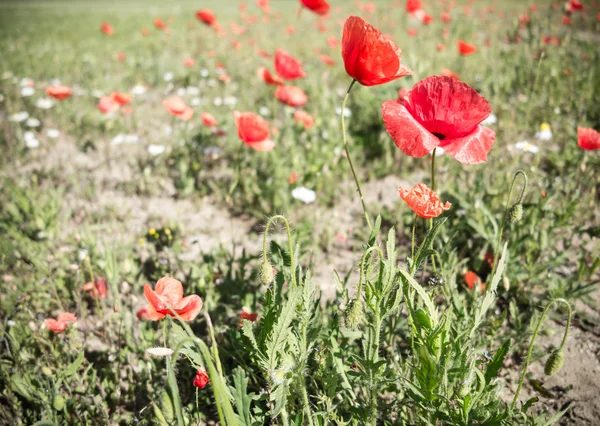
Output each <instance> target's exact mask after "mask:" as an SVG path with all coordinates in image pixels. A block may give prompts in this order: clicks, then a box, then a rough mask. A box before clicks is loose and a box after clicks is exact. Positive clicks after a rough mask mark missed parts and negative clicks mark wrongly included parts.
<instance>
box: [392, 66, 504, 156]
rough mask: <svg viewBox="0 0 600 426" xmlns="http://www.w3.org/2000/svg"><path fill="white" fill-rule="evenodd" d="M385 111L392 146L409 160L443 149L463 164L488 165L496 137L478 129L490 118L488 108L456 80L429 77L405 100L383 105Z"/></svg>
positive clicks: (481, 97)
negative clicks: (409, 157)
mask: <svg viewBox="0 0 600 426" xmlns="http://www.w3.org/2000/svg"><path fill="white" fill-rule="evenodd" d="M382 112H383V122H384V124H385V128H386V130H387V132H388V133H389V134H390V136H391V137H392V139H393V140H394V143H395V144H396V146H397V147H398V148H400V149H401V150H402V151H403V152H404V153H405V154H406V155H410V156H411V157H423V156H425V155H427V153H429V152H430V151H431V150H432V149H434V148H435V147H437V146H440V147H442V148H444V151H445V152H446V153H447V154H449V155H450V156H452V157H454V158H455V159H456V160H458V161H460V162H461V163H463V164H479V163H485V162H486V161H487V153H488V152H489V151H490V150H491V149H492V145H493V144H494V140H495V138H496V134H495V133H494V131H493V130H491V129H488V128H487V127H483V126H480V125H479V124H480V123H481V122H482V121H483V120H485V119H486V118H487V117H488V116H489V115H490V113H491V107H490V104H489V103H488V101H486V100H485V98H484V97H483V96H481V95H479V93H477V91H476V90H474V89H472V88H471V87H469V85H467V84H465V83H463V82H462V81H460V80H457V79H456V78H451V77H443V76H432V77H427V78H426V79H424V80H421V81H420V82H418V83H417V84H415V85H414V86H413V88H412V89H411V90H410V91H409V92H408V94H407V95H406V97H405V98H404V99H403V100H400V101H386V102H384V103H383V106H382Z"/></svg>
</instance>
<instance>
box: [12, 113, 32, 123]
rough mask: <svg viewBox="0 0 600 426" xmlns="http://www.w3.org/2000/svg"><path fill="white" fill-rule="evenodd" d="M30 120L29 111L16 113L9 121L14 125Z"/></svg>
mask: <svg viewBox="0 0 600 426" xmlns="http://www.w3.org/2000/svg"><path fill="white" fill-rule="evenodd" d="M28 118H29V113H28V112H27V111H21V112H16V113H14V114H12V115H11V116H10V117H9V118H8V121H12V122H13V123H21V122H23V121H25V120H27V119H28Z"/></svg>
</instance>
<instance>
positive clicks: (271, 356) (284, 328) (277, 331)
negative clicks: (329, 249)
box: [267, 287, 302, 370]
mask: <svg viewBox="0 0 600 426" xmlns="http://www.w3.org/2000/svg"><path fill="white" fill-rule="evenodd" d="M301 295H302V288H301V287H299V288H295V289H293V290H290V291H289V292H288V297H289V298H288V300H287V301H286V302H285V304H284V305H283V309H282V310H281V314H280V315H279V317H278V318H277V319H276V322H275V325H274V326H273V333H272V334H271V335H270V336H269V337H268V338H267V359H268V363H269V369H270V370H275V369H276V368H277V360H278V358H279V356H278V355H279V353H280V352H283V350H284V347H285V342H286V341H287V339H288V338H289V336H290V333H289V331H290V330H289V328H290V324H291V323H292V321H293V320H294V318H295V316H296V307H297V306H298V302H299V301H300V296H301Z"/></svg>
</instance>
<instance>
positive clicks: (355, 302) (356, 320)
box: [344, 299, 365, 329]
mask: <svg viewBox="0 0 600 426" xmlns="http://www.w3.org/2000/svg"><path fill="white" fill-rule="evenodd" d="M364 319H365V316H364V314H363V307H362V302H361V301H360V299H352V300H351V301H350V302H349V303H348V306H347V307H346V311H345V312H344V322H345V324H346V327H348V328H351V329H356V328H358V327H359V326H360V325H361V324H362V323H363V321H364Z"/></svg>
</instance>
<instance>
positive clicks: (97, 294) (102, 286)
mask: <svg viewBox="0 0 600 426" xmlns="http://www.w3.org/2000/svg"><path fill="white" fill-rule="evenodd" d="M83 291H87V292H88V293H89V294H90V296H92V297H93V298H94V299H105V298H106V278H98V279H96V280H94V282H89V283H85V285H84V286H83Z"/></svg>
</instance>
